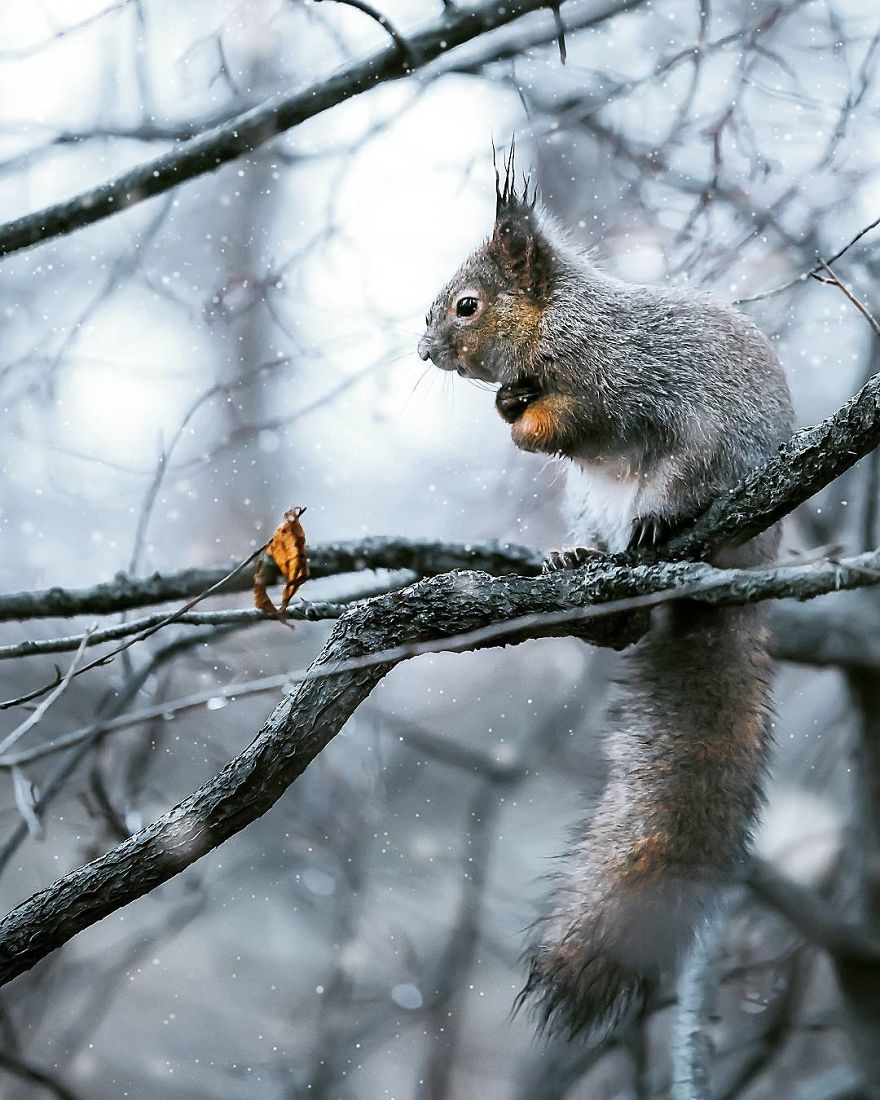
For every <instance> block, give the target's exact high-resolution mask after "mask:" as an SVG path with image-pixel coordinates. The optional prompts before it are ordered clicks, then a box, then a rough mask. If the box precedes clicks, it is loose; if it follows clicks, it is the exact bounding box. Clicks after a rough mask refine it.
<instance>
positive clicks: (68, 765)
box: [0, 627, 223, 874]
mask: <svg viewBox="0 0 880 1100" xmlns="http://www.w3.org/2000/svg"><path fill="white" fill-rule="evenodd" d="M222 632H223V628H217V627H213V628H210V629H208V630H204V631H194V632H193V633H192V634H189V635H186V636H184V637H180V638H175V639H174V641H172V642H169V643H167V644H166V645H164V646H161V647H160V648H159V649H158V650H157V651H156V652H155V653H154V654H153V656H152V657H151V658H150V660H148V661H146V662H145V664H144V665H143V667H142V668H141V669H140V671H138V672H136V673H135V674H134V675H133V676H129V677H128V679H127V680H126V682H125V684H124V685H123V687H122V690H121V691H120V693H119V694H118V695H117V696H116V698H115V699H114V700H113V711H114V712H115V713H117V714H118V713H121V712H122V711H123V710H125V708H126V707H127V706H129V705H130V704H131V702H132V701H133V700H134V699H135V698H136V697H137V694H138V692H139V691H140V690H141V688H142V687H143V686H144V684H145V683H146V681H147V680H148V679H149V677H150V676H151V675H152V674H153V673H154V672H156V671H157V670H158V669H159V668H161V666H162V665H163V664H165V663H166V662H167V661H170V660H172V659H173V658H174V657H176V656H177V655H178V654H180V653H183V652H184V651H186V650H188V649H190V648H192V647H193V646H196V645H199V644H200V643H201V642H203V641H205V640H207V639H208V638H210V639H216V637H217V636H218V634H221V633H222ZM102 736H103V735H102V734H101V732H100V731H98V732H96V733H95V734H94V736H92V737H89V738H85V739H83V741H82V742H81V743H80V744H79V745H78V746H77V747H76V751H74V752H71V753H68V754H67V756H66V757H65V758H64V759H63V760H62V761H61V762H60V763H59V764H58V766H57V767H56V768H55V769H54V770H53V771H52V772H51V773H50V774H49V776H48V777H47V778H46V779H45V780H44V781H43V783H42V784H41V789H40V792H39V794H38V796H37V799H36V803H35V805H34V812H35V813H36V814H37V815H40V814H42V813H43V812H44V811H45V810H46V808H47V807H48V806H49V805H50V804H51V803H52V801H53V800H54V799H55V798H56V797H57V796H58V794H60V793H61V791H63V790H64V787H65V786H66V784H67V782H68V780H69V779H70V778H71V776H72V775H73V774H74V773H75V772H76V770H77V769H78V768H79V766H80V764H81V763H82V762H83V761H84V760H85V759H86V757H87V756H88V755H89V753H90V752H91V751H92V750H93V749H94V748H95V746H96V745H97V744H98V743H99V742H100V740H101V737H102ZM27 835H28V830H27V827H26V826H25V824H24V822H20V823H19V824H18V825H17V826H16V827H15V828H14V829H13V830H12V832H11V833H10V834H9V836H8V837H7V838H6V840H4V841H3V843H2V844H0V874H2V873H3V871H4V870H5V869H6V867H7V865H8V864H9V861H10V859H12V857H13V855H15V853H16V851H18V848H19V847H20V846H21V844H22V843H23V842H24V840H25V838H26V837H27Z"/></svg>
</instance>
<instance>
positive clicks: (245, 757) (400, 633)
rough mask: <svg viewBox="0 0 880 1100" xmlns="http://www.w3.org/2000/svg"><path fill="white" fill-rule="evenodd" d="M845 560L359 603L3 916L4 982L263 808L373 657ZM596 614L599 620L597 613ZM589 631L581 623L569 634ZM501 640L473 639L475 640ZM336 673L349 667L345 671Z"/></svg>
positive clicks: (833, 569) (474, 577)
mask: <svg viewBox="0 0 880 1100" xmlns="http://www.w3.org/2000/svg"><path fill="white" fill-rule="evenodd" d="M855 563H856V565H857V566H858V570H855V569H853V568H851V567H847V566H844V565H837V564H835V563H829V562H823V563H818V564H816V565H812V566H788V567H781V568H779V569H769V570H741V571H725V570H716V569H712V567H711V566H708V565H704V564H701V563H696V564H691V563H683V562H680V563H671V564H661V565H651V566H649V565H642V566H636V567H629V566H626V565H623V564H620V563H616V562H613V561H605V562H601V563H599V564H597V565H596V566H595V567H594V568H593V569H591V570H590V571H589V572H588V573H586V574H583V573H573V574H569V573H563V574H551V575H548V576H543V577H538V578H535V579H532V578H526V577H503V578H492V577H489V576H487V575H486V574H481V573H470V572H461V573H448V574H444V575H441V576H437V577H432V578H429V579H427V580H423V581H420V582H419V583H417V584H415V585H413V586H412V587H410V588H407V589H403V590H401V591H399V592H394V593H391V594H389V595H386V596H380V597H377V598H376V599H374V600H371V601H369V602H367V603H365V604H361V605H358V606H357V607H355V608H352V609H351V610H350V611H347V612H346V614H345V615H344V616H343V617H342V618H341V619H339V620H338V621H337V623H336V626H335V628H334V631H333V633H332V635H331V637H330V639H329V640H328V642H327V644H326V646H325V647H324V650H323V652H322V654H321V655H320V657H319V658H318V660H317V661H316V662H315V664H314V665H313V666H312V673H311V674H310V675H309V674H307V675H306V676H304V677H302V678H301V681H300V683H299V684H298V686H297V687H296V688H295V690H294V691H292V692H291V693H290V694H289V695H288V696H287V697H286V698H284V699H283V700H282V701H281V703H279V705H278V706H277V707H276V708H275V710H274V712H273V713H272V715H270V717H269V718H268V720H267V722H266V724H265V725H264V726H263V729H262V730H261V731H260V732H259V734H258V735H257V737H256V738H255V739H254V741H252V742H251V744H250V745H249V746H248V747H247V748H246V749H244V751H243V752H241V753H240V754H239V755H238V756H236V757H235V758H234V759H233V760H231V761H230V762H229V764H227V765H226V767H225V768H223V770H222V771H221V772H219V773H218V775H216V776H215V777H214V778H213V779H210V780H209V781H208V782H207V783H205V784H204V785H203V786H202V787H200V788H199V790H197V791H196V792H194V793H193V794H192V795H190V796H189V797H188V798H185V799H184V800H183V801H182V802H181V803H180V804H179V805H177V806H175V807H174V808H173V809H172V810H170V811H169V812H168V813H167V814H165V815H163V816H162V817H161V818H159V819H158V820H157V821H155V822H153V823H152V824H151V825H149V826H147V827H146V828H145V829H143V830H141V832H139V833H137V834H136V835H135V836H133V837H130V838H129V839H128V840H126V841H124V842H123V843H122V844H120V845H119V846H118V847H116V848H114V849H113V850H112V851H110V852H108V853H107V854H106V855H104V856H101V857H100V858H99V859H97V860H95V861H93V862H92V863H90V864H88V865H87V866H85V867H81V868H79V869H77V870H75V871H72V872H70V873H69V874H68V875H66V876H65V877H64V878H62V879H60V880H59V881H58V882H56V883H54V884H53V885H52V886H49V887H48V888H47V889H45V890H42V891H40V892H39V893H38V894H35V895H34V896H33V897H32V898H30V899H29V900H27V901H25V902H24V903H22V904H21V905H19V906H18V907H17V908H16V909H14V910H13V911H12V912H11V913H9V914H8V916H7V917H6V918H5V919H4V920H3V921H2V922H0V983H2V982H6V981H9V980H10V979H11V978H13V977H15V976H16V975H17V974H20V973H22V972H23V971H24V970H27V969H28V968H29V967H31V966H33V965H34V963H36V962H37V961H38V960H39V959H41V958H43V957H44V956H45V955H47V954H48V953H49V952H50V951H52V950H54V949H55V948H57V947H59V946H60V945H61V944H63V943H65V942H66V941H67V940H68V939H70V938H71V937H72V936H74V935H76V933H77V932H80V931H82V930H83V929H84V928H87V927H89V926H90V925H91V924H94V923H95V922H96V921H98V920H100V919H101V918H102V917H105V916H107V914H109V913H112V912H114V911H115V910H116V909H118V908H120V907H121V906H123V905H126V904H127V903H128V902H130V901H133V900H134V899H135V898H138V897H141V896H142V895H144V894H146V893H149V892H150V891H151V890H153V889H155V887H156V886H158V885H160V884H161V883H163V882H165V881H167V880H168V879H169V878H171V877H173V876H174V875H176V874H178V873H179V872H180V871H182V870H183V869H184V868H185V867H187V866H189V865H190V864H191V863H193V862H195V861H196V860H197V859H199V858H201V857H202V856H203V855H205V854H206V853H207V852H209V851H210V850H211V849H212V848H215V847H217V846H218V845H220V844H222V843H223V842H224V841H225V840H227V839H228V838H229V837H230V836H232V835H233V834H234V833H236V832H238V831H239V830H240V829H243V828H244V827H245V826H246V825H248V824H249V823H250V822H251V821H254V820H255V819H256V818H257V817H260V816H261V815H262V814H264V813H265V812H266V811H267V810H268V809H269V808H270V807H271V806H273V805H274V803H275V802H276V801H277V800H278V798H280V796H281V795H282V794H283V793H284V791H285V790H286V789H287V787H289V786H290V784H291V783H293V782H294V780H295V779H296V778H297V777H298V776H299V775H301V774H302V772H303V771H304V770H305V768H306V766H307V765H308V764H309V762H310V761H311V760H312V759H313V758H314V757H315V756H316V755H317V754H318V753H319V752H320V751H321V750H322V749H323V748H324V747H325V746H326V745H327V744H328V742H329V741H330V740H331V739H332V738H333V737H334V736H335V735H336V734H337V733H338V732H339V730H340V729H341V728H342V726H343V725H344V724H345V722H346V721H347V720H348V718H349V717H350V716H351V714H352V713H353V712H354V710H355V709H356V708H357V707H358V706H359V705H360V703H361V702H362V701H363V700H364V699H365V698H366V697H367V695H368V694H369V693H370V692H371V691H372V689H373V687H374V686H375V685H376V684H377V683H378V682H379V680H380V679H381V678H382V677H383V676H384V675H385V674H386V673H387V672H389V671H390V670H391V668H392V667H393V666H394V664H395V663H397V660H400V659H403V656H405V652H404V653H402V654H401V656H400V657H397V658H395V659H389V660H385V661H383V662H381V663H376V657H375V655H376V654H381V653H385V652H389V651H394V650H397V651H400V649H401V647H404V649H405V647H412V646H418V645H423V644H431V645H433V647H434V648H442V646H443V643H442V642H440V643H437V641H436V640H437V639H438V638H439V639H443V638H444V637H445V638H447V639H456V638H457V639H460V638H461V637H462V636H463V635H466V634H468V633H470V632H475V631H478V630H480V631H482V630H484V628H485V624H486V623H487V621H489V622H495V623H498V624H504V623H507V624H509V623H510V621H511V620H514V621H516V622H517V623H520V624H521V623H522V622H524V621H525V617H529V616H540V617H541V619H540V625H534V626H533V627H532V628H531V629H530V630H526V629H525V628H524V627H522V626H521V625H520V626H517V628H516V634H515V640H517V641H522V640H525V638H526V637H544V636H550V635H560V634H566V633H568V632H569V631H570V630H571V622H570V621H568V622H566V621H565V620H566V617H567V616H569V615H570V612H571V609H572V608H578V607H581V608H588V607H590V606H591V605H593V604H603V603H605V604H607V603H609V602H610V601H613V600H617V599H620V598H625V599H626V598H629V599H632V598H637V597H639V596H645V595H647V596H651V597H655V596H657V595H658V594H662V593H666V596H665V597H664V598H669V595H668V593H669V590H670V589H675V588H678V589H679V590H685V591H688V590H690V589H691V588H692V587H693V585H694V584H695V583H698V584H700V585H701V587H702V589H703V590H705V591H706V594H707V595H708V586H709V584H710V582H714V583H715V588H714V590H713V592H712V597H713V598H717V599H724V600H728V601H734V602H747V601H749V600H752V599H755V598H763V597H765V596H772V595H780V594H781V595H785V594H796V595H799V596H802V597H803V596H806V595H809V594H816V593H818V592H826V591H832V590H834V589H835V588H837V587H840V586H843V587H845V586H849V585H855V584H857V583H871V582H872V581H873V580H875V579H880V571H878V573H877V575H876V576H875V575H874V574H873V573H870V572H866V570H873V569H875V568H876V567H877V566H880V554H873V555H862V556H861V557H860V558H859V559H856V560H855ZM811 578H812V579H811ZM585 580H587V581H588V583H585ZM594 610H597V611H599V612H600V613H601V608H594ZM548 613H549V614H550V616H551V617H550V619H549V621H547V620H546V619H545V616H547V615H548ZM615 618H616V617H615V616H614V615H609V614H602V615H601V617H599V618H597V619H596V620H595V621H594V622H591V623H590V624H589V632H590V636H591V640H593V641H595V642H597V643H602V644H615V642H616V640H617V638H619V630H620V624H619V622H617V623H616V622H615ZM585 625H586V624H583V623H582V624H580V626H579V634H580V633H583V631H584V627H585ZM508 633H509V627H508ZM511 640H514V639H513V638H511V637H509V636H507V637H505V638H503V639H502V638H498V639H495V640H491V639H489V640H487V639H485V638H483V639H482V640H481V641H480V642H474V643H473V644H474V645H477V644H480V645H483V644H501V643H503V642H508V641H511ZM457 647H458V646H457ZM361 662H362V663H361ZM346 667H348V668H349V671H346V672H342V671H341V670H342V669H343V668H346Z"/></svg>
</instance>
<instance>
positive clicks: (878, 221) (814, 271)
mask: <svg viewBox="0 0 880 1100" xmlns="http://www.w3.org/2000/svg"><path fill="white" fill-rule="evenodd" d="M878 225H880V218H875V219H874V221H872V222H871V224H870V225H866V226H865V228H864V229H860V230H859V231H858V233H856V235H855V236H854V237H853V238H852V240H851V241H847V243H846V244H845V245H844V246H843V248H839V249H838V250H837V252H835V253H834V255H833V256H829V257H828V261H827V262H828V263H829V264H833V263H835V262H836V261H837V260H839V259H840V257H841V256H842V255H843V254H844V253H845V252H849V250H850V249H851V248H852V246H853V245H854V244H857V243H858V242H859V241H860V240H861V239H862V237H864V236H865V235H866V234H867V233H870V232H871V230H872V229H876V228H877V226H878ZM821 270H822V265H821V263H819V264H817V265H816V266H815V267H813V268H811V269H810V270H809V271H804V272H803V273H802V274H801V275H798V276H797V278H795V279H791V280H790V281H789V282H787V283H783V284H782V286H777V287H774V289H773V290H765V291H763V292H762V293H761V294H753V295H752V296H751V297H750V298H737V299H736V301H735V302H734V303H733V304H734V305H735V306H742V305H745V304H746V303H747V302H763V301H764V300H765V299H766V298H772V297H773V296H774V295H776V294H781V293H782V292H783V291H784V290H791V288H792V287H794V286H798V285H799V284H801V283H805V282H806V281H807V280H808V279H810V278H811V277H812V276H813V275H818V274H819V272H820V271H821Z"/></svg>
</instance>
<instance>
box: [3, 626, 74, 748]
mask: <svg viewBox="0 0 880 1100" xmlns="http://www.w3.org/2000/svg"><path fill="white" fill-rule="evenodd" d="M94 629H95V628H94V627H90V628H89V629H88V630H87V631H86V632H85V633H84V634H83V635H81V637H80V638H79V644H78V645H77V647H76V655H75V656H74V658H73V660H72V661H71V662H70V665H69V666H68V669H67V672H66V673H65V674H64V677H63V678H62V679H61V681H60V682H59V683H58V684H57V686H56V687H55V689H54V690H53V691H52V693H51V695H48V696H47V697H46V698H45V699H44V700H43V701H42V703H40V705H39V706H38V707H37V708H36V709H35V710H34V711H33V713H31V714H29V715H28V717H27V718H25V720H24V721H23V722H21V723H20V724H19V725H17V726H16V727H15V729H14V730H12V732H11V733H8V734H7V735H6V736H5V737H4V738H3V740H2V741H0V756H2V755H3V753H5V752H8V751H9V749H11V748H12V746H13V745H14V744H15V743H16V742H17V741H19V740H20V739H21V738H22V737H24V735H25V734H26V733H27V732H28V730H31V729H33V728H34V726H36V725H37V723H38V722H40V721H42V719H43V715H44V714H45V713H46V711H47V710H48V709H49V707H51V706H52V704H53V703H54V702H56V701H57V699H58V698H59V696H61V695H63V694H64V692H65V691H67V688H68V687H69V686H70V681H71V680H72V679H73V677H74V676H75V675H76V673H77V670H78V669H79V667H80V660H81V659H82V655H83V653H84V652H85V649H86V646H87V645H88V644H89V638H91V636H92V634H93V633H94ZM71 648H73V647H71Z"/></svg>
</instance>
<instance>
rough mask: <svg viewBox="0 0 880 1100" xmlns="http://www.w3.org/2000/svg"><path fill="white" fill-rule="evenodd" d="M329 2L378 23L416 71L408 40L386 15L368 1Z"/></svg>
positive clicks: (332, 0) (317, 1) (342, 0)
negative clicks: (358, 12)
mask: <svg viewBox="0 0 880 1100" xmlns="http://www.w3.org/2000/svg"><path fill="white" fill-rule="evenodd" d="M319 2H321V0H316V3H319ZM329 2H332V3H335V4H343V5H344V6H345V7H347V8H354V9H355V10H356V11H361V12H363V13H364V15H368V16H369V17H370V19H372V20H374V22H376V23H378V24H379V26H380V27H381V28H382V30H383V31H385V33H386V34H387V35H388V37H389V38H390V39H391V41H392V42H393V43H394V45H395V46H396V47H397V49H398V50H399V51H400V56H401V57H402V58H403V59H404V60H405V61H407V62H408V63H409V66H410V68H413V69H414V68H415V67H416V64H417V62H416V58H415V55H414V54H413V52H412V49H411V48H410V45H409V43H408V42H407V40H406V39H405V38H404V37H403V35H402V34H401V33H400V31H399V30H398V29H397V28H396V27H395V26H394V24H393V23H392V22H391V20H390V19H389V18H388V17H387V16H386V15H383V14H382V12H380V11H379V10H378V9H377V8H374V7H373V5H372V4H368V3H367V2H366V0H329Z"/></svg>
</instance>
